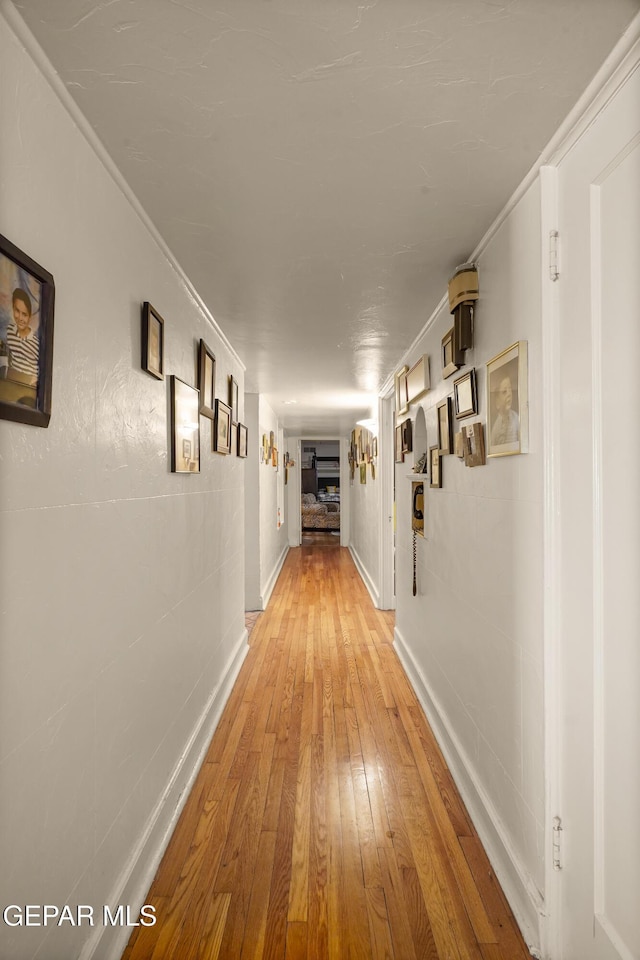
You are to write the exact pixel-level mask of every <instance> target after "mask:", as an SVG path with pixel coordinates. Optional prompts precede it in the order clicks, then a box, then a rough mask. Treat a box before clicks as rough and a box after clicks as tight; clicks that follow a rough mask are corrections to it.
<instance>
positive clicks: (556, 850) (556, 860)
mask: <svg viewBox="0 0 640 960" xmlns="http://www.w3.org/2000/svg"><path fill="white" fill-rule="evenodd" d="M561 846H562V820H561V819H560V817H554V818H553V869H554V870H562V860H561V852H562V851H561Z"/></svg>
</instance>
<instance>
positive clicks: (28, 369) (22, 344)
mask: <svg viewBox="0 0 640 960" xmlns="http://www.w3.org/2000/svg"><path fill="white" fill-rule="evenodd" d="M7 347H8V349H9V366H11V367H12V368H13V369H14V370H17V371H18V373H25V374H27V376H30V377H35V379H36V380H37V379H38V356H39V353H40V341H39V339H38V336H37V334H35V333H33V332H30V333H29V335H28V336H26V337H21V336H19V335H18V328H17V327H16V325H15V323H13V324H11V326H10V327H9V329H8V330H7Z"/></svg>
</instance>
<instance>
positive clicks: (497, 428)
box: [487, 340, 529, 457]
mask: <svg viewBox="0 0 640 960" xmlns="http://www.w3.org/2000/svg"><path fill="white" fill-rule="evenodd" d="M527 376H528V373H527V341H526V340H519V341H518V342H517V343H513V344H511V346H510V347H507V349H506V350H503V351H502V353H499V354H498V355H497V356H495V357H493V358H492V359H491V360H489V362H488V363H487V399H488V406H489V414H488V419H487V434H488V444H487V446H488V455H489V456H490V457H506V456H512V455H513V454H516V453H526V452H527V450H528V449H529V448H528V442H529V399H528V389H527V388H528V384H527Z"/></svg>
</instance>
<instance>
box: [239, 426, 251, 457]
mask: <svg viewBox="0 0 640 960" xmlns="http://www.w3.org/2000/svg"><path fill="white" fill-rule="evenodd" d="M248 448H249V443H248V431H247V428H246V426H245V425H244V423H239V424H238V456H239V457H246V456H247V450H248Z"/></svg>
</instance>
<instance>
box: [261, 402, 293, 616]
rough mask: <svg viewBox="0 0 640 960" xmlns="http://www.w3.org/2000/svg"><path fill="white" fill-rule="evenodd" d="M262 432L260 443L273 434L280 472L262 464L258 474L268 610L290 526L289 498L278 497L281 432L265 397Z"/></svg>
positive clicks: (264, 602)
mask: <svg viewBox="0 0 640 960" xmlns="http://www.w3.org/2000/svg"><path fill="white" fill-rule="evenodd" d="M258 420H259V432H258V443H261V442H262V435H263V433H266V435H267V437H268V436H269V435H270V433H271V431H273V433H274V437H275V443H276V446H277V447H278V456H279V460H280V466H279V469H278V470H276V468H275V467H273V466H271V464H264V463H261V464H260V470H259V499H260V543H259V547H258V549H259V551H260V596H261V598H262V603H261V607H262V608H264V607H266V605H267V603H268V600H269V597H270V596H271V592H272V590H273V588H274V586H275V582H276V580H277V578H278V573H279V572H280V568H281V567H282V564H283V563H284V559H285V557H286V555H287V551H288V549H289V536H288V524H287V522H286V516H285V515H286V509H287V508H286V498H285V497H284V496H283V495H282V491H281V497H280V498H279V496H278V484H279V483H280V484H283V483H284V473H283V470H284V467H283V465H282V459H283V454H284V452H285V451H284V449H283V443H285V442H286V441H284V440H283V437H282V430H281V428H280V425H279V423H278V418H277V416H276V414H275V413H274V411H273V410H272V409H271V407H270V406H269V404H268V403H267V402H266V400H265V399H264V397H260V399H259V407H258ZM279 504H280V520H281V525H280V527H278V505H279Z"/></svg>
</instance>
